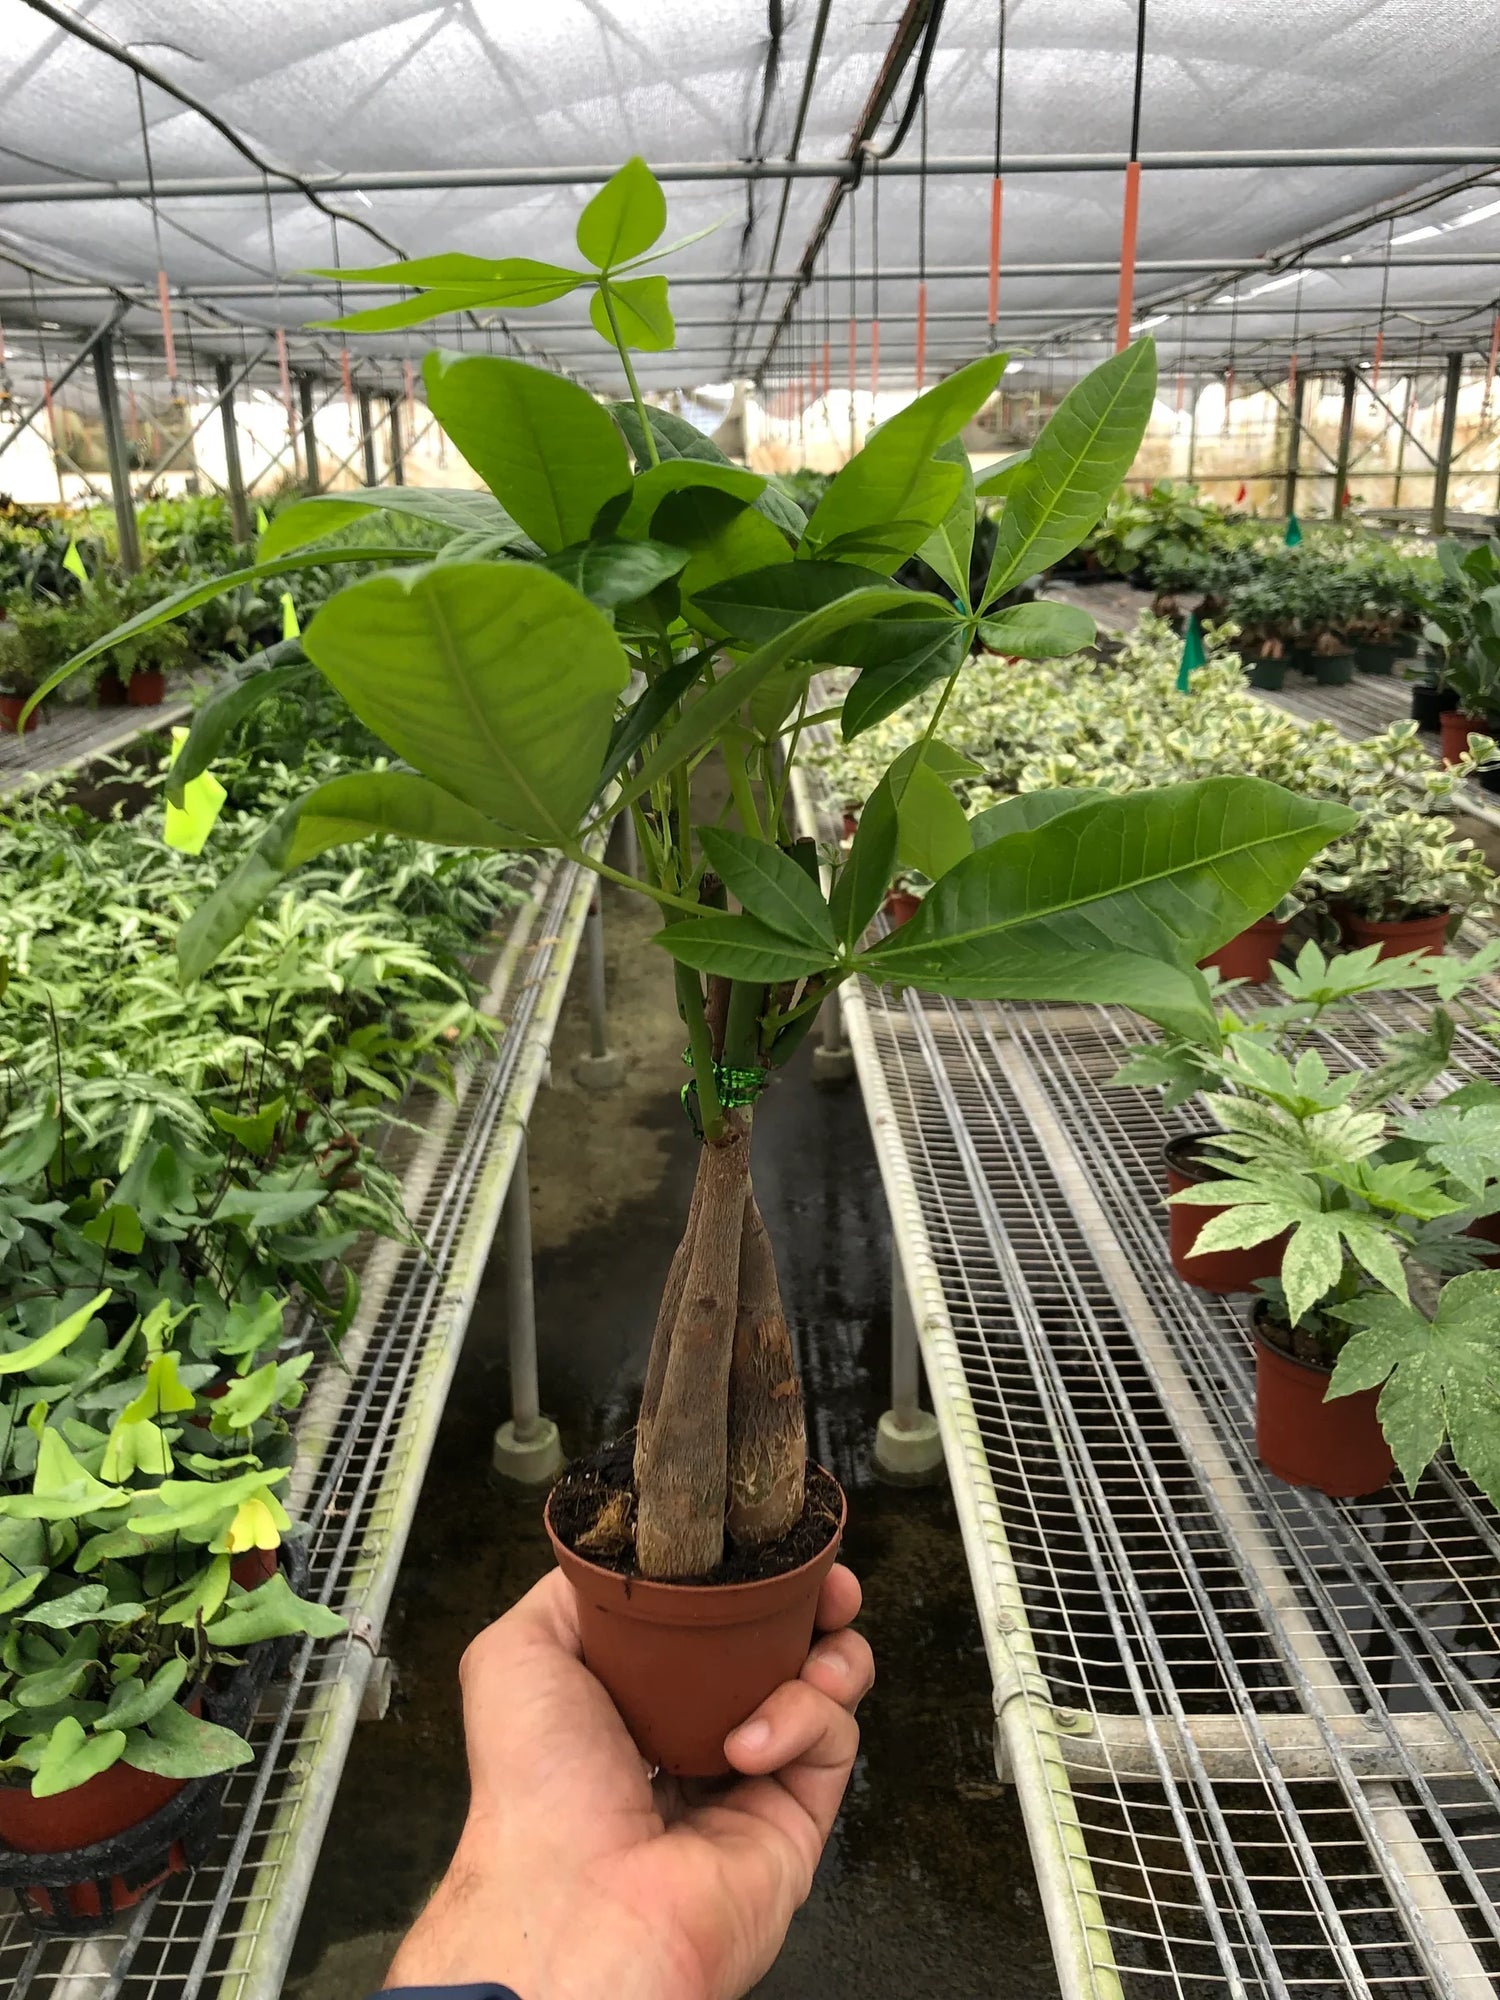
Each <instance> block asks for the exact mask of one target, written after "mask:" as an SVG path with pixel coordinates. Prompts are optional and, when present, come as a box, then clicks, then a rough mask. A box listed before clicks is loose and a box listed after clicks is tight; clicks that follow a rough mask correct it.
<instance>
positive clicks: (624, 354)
mask: <svg viewBox="0 0 1500 2000" xmlns="http://www.w3.org/2000/svg"><path fill="white" fill-rule="evenodd" d="M599 296H600V298H601V299H603V301H604V311H605V316H606V317H607V318H608V320H609V330H610V332H611V333H612V334H613V335H614V341H615V350H616V352H617V353H618V354H619V357H620V360H621V362H622V363H623V364H624V368H625V380H626V381H627V382H628V383H629V384H630V400H631V402H632V403H634V404H635V413H636V415H637V416H638V417H639V418H640V420H641V433H642V435H643V436H644V438H645V440H646V456H647V458H649V459H650V461H651V463H652V464H653V465H660V464H661V458H660V456H659V455H658V453H657V449H656V439H655V438H654V437H653V436H652V435H651V420H650V418H649V417H648V416H647V415H646V405H645V402H644V400H643V399H642V396H641V391H640V384H639V383H638V382H637V381H636V379H635V370H634V369H633V368H632V367H631V365H630V349H629V348H628V347H627V346H626V345H625V337H624V335H623V334H622V333H621V332H620V322H619V320H618V319H617V318H616V317H615V302H614V299H613V298H612V297H611V296H610V290H609V280H608V279H607V278H606V277H604V276H603V274H602V273H601V274H600V278H599Z"/></svg>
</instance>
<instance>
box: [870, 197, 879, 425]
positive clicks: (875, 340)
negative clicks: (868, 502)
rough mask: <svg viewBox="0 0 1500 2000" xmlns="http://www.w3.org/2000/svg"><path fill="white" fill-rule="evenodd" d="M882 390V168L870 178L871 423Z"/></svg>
mask: <svg viewBox="0 0 1500 2000" xmlns="http://www.w3.org/2000/svg"><path fill="white" fill-rule="evenodd" d="M879 388H880V167H879V163H878V162H877V164H876V167H875V171H874V173H873V174H872V175H871V176H870V421H871V422H872V423H873V422H874V420H875V408H874V404H875V396H876V394H877V392H878V390H879Z"/></svg>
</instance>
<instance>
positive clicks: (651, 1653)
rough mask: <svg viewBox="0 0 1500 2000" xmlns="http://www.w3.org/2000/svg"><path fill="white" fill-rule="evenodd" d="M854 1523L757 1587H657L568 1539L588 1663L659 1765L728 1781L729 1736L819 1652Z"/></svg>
mask: <svg viewBox="0 0 1500 2000" xmlns="http://www.w3.org/2000/svg"><path fill="white" fill-rule="evenodd" d="M847 1518H848V1503H847V1501H846V1500H845V1498H844V1495H843V1491H842V1489H839V1519H838V1526H837V1527H836V1528H835V1530H834V1532H833V1534H832V1535H830V1537H829V1539H828V1543H827V1545H826V1547H824V1548H823V1549H822V1550H820V1551H819V1553H818V1554H817V1555H815V1556H814V1557H813V1559H812V1560H811V1562H806V1563H804V1564H803V1565H802V1567H801V1568H800V1569H794V1570H788V1571H787V1573H786V1574H785V1575H784V1576H772V1577H767V1578H765V1579H764V1580H762V1581H761V1582H758V1583H728V1584H712V1583H710V1584H691V1583H651V1582H648V1581H647V1580H646V1579H644V1578H642V1577H639V1576H624V1575H621V1574H619V1573H618V1572H617V1571H615V1570H610V1569H605V1568H603V1567H602V1566H601V1565H600V1564H598V1563H592V1562H589V1561H588V1560H587V1559H586V1558H585V1557H583V1556H580V1555H577V1554H575V1553H574V1551H573V1550H572V1549H570V1548H569V1547H568V1546H567V1545H566V1543H564V1542H562V1541H561V1540H559V1538H558V1536H557V1535H556V1534H555V1533H554V1531H553V1527H552V1503H551V1501H550V1500H549V1501H548V1503H547V1513H546V1522H547V1533H548V1535H549V1537H550V1538H551V1542H552V1552H553V1554H554V1555H555V1556H556V1558H557V1562H558V1567H559V1568H560V1569H561V1570H562V1573H563V1575H564V1576H565V1577H566V1578H567V1579H568V1581H569V1583H571V1584H572V1586H573V1589H574V1591H575V1593H576V1594H577V1598H578V1626H579V1632H580V1635H581V1637H582V1640H583V1658H584V1664H585V1665H586V1666H587V1667H588V1669H589V1671H590V1672H591V1673H592V1674H594V1675H595V1676H597V1678H598V1679H599V1680H601V1681H602V1682H603V1683H604V1686H605V1688H606V1689H607V1690H608V1692H609V1696H610V1699H611V1700H612V1701H613V1702H614V1705H615V1707H616V1708H617V1709H618V1710H619V1711H620V1714H621V1715H622V1716H623V1717H624V1719H625V1726H626V1727H627V1728H628V1729H629V1731H630V1733H631V1735H632V1736H633V1737H634V1738H635V1742H636V1746H637V1748H638V1749H639V1750H640V1753H641V1755H642V1756H643V1757H644V1758H645V1759H646V1760H647V1762H648V1763H651V1764H657V1765H660V1767H661V1769H662V1770H663V1771H666V1772H668V1773H670V1774H671V1775H672V1776H673V1777H679V1778H722V1777H723V1776H724V1775H725V1774H726V1772H728V1770H729V1768H730V1766H729V1762H728V1760H727V1759H726V1757H725V1755H724V1739H725V1737H726V1736H728V1734H729V1732H730V1731H731V1730H732V1729H735V1728H737V1727H738V1726H739V1724H740V1723H742V1722H743V1721H744V1720H745V1718H746V1716H748V1715H750V1714H751V1713H752V1712H753V1711H754V1710H755V1709H757V1708H759V1706H760V1704H761V1703H762V1702H763V1701H764V1700H765V1698H766V1696H767V1695H768V1694H770V1692H771V1690H772V1689H773V1688H778V1687H780V1685H781V1683H782V1682H783V1681H787V1680H795V1679H796V1677H797V1674H798V1673H799V1671H800V1670H801V1667H802V1662H803V1661H804V1660H805V1659H806V1658H807V1654H808V1649H809V1647H810V1646H811V1645H812V1636H813V1616H814V1613H815V1612H816V1610H817V1605H818V1592H819V1590H820V1589H821V1588H822V1585H823V1579H824V1577H825V1576H827V1574H828V1572H829V1570H830V1569H831V1568H832V1567H833V1562H834V1558H835V1556H837V1554H838V1552H839V1542H840V1539H841V1537H842V1535H843V1532H844V1522H845V1520H846V1519H847Z"/></svg>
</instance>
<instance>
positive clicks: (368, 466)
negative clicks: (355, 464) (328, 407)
mask: <svg viewBox="0 0 1500 2000" xmlns="http://www.w3.org/2000/svg"><path fill="white" fill-rule="evenodd" d="M355 395H356V398H357V401H358V404H359V443H360V449H361V450H362V451H363V453H364V462H365V484H366V486H378V485H379V484H380V470H379V467H378V466H377V465H376V463H375V414H374V411H373V410H372V409H371V407H370V392H369V390H368V389H358V390H356V391H355Z"/></svg>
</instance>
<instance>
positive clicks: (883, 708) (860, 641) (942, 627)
mask: <svg viewBox="0 0 1500 2000" xmlns="http://www.w3.org/2000/svg"><path fill="white" fill-rule="evenodd" d="M829 651H830V652H831V653H834V654H836V655H838V656H839V663H840V664H842V665H846V666H857V667H859V668H861V670H862V671H861V673H860V676H859V679H858V680H857V681H856V682H855V683H854V685H853V687H852V688H850V690H849V692H848V694H846V695H845V697H844V708H843V714H842V716H841V717H840V722H839V727H840V730H841V731H842V734H843V738H844V741H845V742H846V743H850V742H852V741H853V740H854V738H855V737H856V736H858V735H859V734H860V733H861V732H862V731H863V730H866V729H870V728H872V727H873V726H874V725H875V724H876V723H877V722H883V721H884V720H885V718H886V717H887V716H888V715H894V714H895V712H896V710H897V709H899V708H904V707H905V706H906V704H907V703H908V702H910V701H915V700H916V698H917V696H918V695H919V694H921V693H923V692H924V690H925V689H927V688H929V687H931V686H932V685H933V683H934V682H935V681H942V680H947V678H948V677H949V675H950V674H953V673H956V672H957V671H958V669H959V668H960V667H961V666H962V665H963V662H964V657H965V655H966V653H967V651H968V628H967V627H966V626H965V625H964V623H963V622H962V620H961V619H959V618H957V617H956V616H955V617H952V618H946V619H943V618H908V617H906V616H900V617H892V618H881V619H876V620H873V621H872V622H871V623H869V624H867V625H859V626H856V627H855V628H854V631H853V632H851V633H847V634H844V635H843V637H842V639H838V640H834V641H833V642H832V643H831V644H830V647H829ZM851 655H855V656H857V657H852V658H851Z"/></svg>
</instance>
